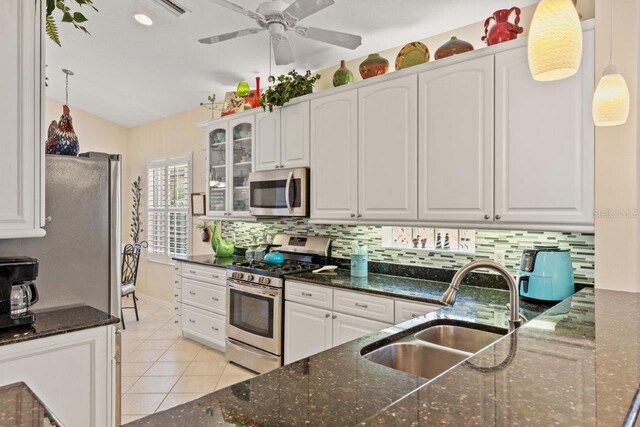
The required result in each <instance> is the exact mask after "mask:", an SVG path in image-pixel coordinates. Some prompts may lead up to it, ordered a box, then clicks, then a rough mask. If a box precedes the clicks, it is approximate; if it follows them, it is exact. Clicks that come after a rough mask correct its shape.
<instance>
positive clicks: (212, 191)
mask: <svg viewBox="0 0 640 427" xmlns="http://www.w3.org/2000/svg"><path fill="white" fill-rule="evenodd" d="M254 128H255V126H254V117H253V116H246V117H242V118H239V119H233V120H230V119H225V120H219V121H216V122H215V123H213V124H211V125H209V126H207V128H206V131H207V132H206V133H207V149H206V167H207V171H208V172H207V182H206V187H205V188H207V200H208V208H207V216H208V217H212V218H220V217H223V218H225V217H230V218H246V217H249V216H250V214H249V174H250V173H251V172H252V171H253V170H254V168H253V162H254V158H253V157H254V156H253V154H254V152H255V138H254Z"/></svg>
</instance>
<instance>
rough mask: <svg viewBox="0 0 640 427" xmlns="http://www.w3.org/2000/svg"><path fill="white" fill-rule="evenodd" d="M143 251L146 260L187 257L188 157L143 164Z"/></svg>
mask: <svg viewBox="0 0 640 427" xmlns="http://www.w3.org/2000/svg"><path fill="white" fill-rule="evenodd" d="M147 189H148V196H147V197H148V199H147V241H148V242H149V247H148V249H147V253H148V257H149V259H150V260H154V261H159V262H167V263H169V262H171V258H172V257H174V256H186V255H188V254H189V248H190V242H189V237H190V236H189V235H190V232H189V230H190V229H191V222H190V216H189V198H190V194H191V155H185V156H179V157H172V158H169V159H158V160H150V161H148V162H147Z"/></svg>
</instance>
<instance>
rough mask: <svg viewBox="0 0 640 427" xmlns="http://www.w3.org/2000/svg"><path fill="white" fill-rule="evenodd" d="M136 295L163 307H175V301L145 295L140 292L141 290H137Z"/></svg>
mask: <svg viewBox="0 0 640 427" xmlns="http://www.w3.org/2000/svg"><path fill="white" fill-rule="evenodd" d="M136 296H137V297H138V298H140V299H141V300H142V301H148V302H152V303H154V304H158V305H161V306H163V307H167V308H173V303H171V302H169V301H165V300H163V299H160V298H156V297H152V296H150V295H145V294H143V293H140V292H136Z"/></svg>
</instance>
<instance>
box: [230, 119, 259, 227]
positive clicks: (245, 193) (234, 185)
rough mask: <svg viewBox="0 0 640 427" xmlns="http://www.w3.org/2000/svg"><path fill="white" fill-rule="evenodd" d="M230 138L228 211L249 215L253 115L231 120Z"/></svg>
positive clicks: (234, 213) (238, 214)
mask: <svg viewBox="0 0 640 427" xmlns="http://www.w3.org/2000/svg"><path fill="white" fill-rule="evenodd" d="M229 133H230V139H231V140H232V143H231V146H230V147H229V148H230V151H231V152H230V153H229V159H230V163H229V165H230V167H231V170H230V184H229V188H230V193H229V197H230V200H229V203H230V209H229V211H230V213H231V215H232V216H249V174H250V173H251V171H252V170H253V151H254V143H253V141H254V116H250V117H245V118H240V119H236V120H231V121H230V122H229Z"/></svg>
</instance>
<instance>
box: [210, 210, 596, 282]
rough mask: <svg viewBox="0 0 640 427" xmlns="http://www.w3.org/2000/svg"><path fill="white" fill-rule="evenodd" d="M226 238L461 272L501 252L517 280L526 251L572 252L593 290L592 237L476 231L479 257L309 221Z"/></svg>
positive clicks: (235, 227) (243, 225) (259, 226)
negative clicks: (329, 247)
mask: <svg viewBox="0 0 640 427" xmlns="http://www.w3.org/2000/svg"><path fill="white" fill-rule="evenodd" d="M222 231H223V234H224V237H228V238H231V237H233V236H234V235H235V238H236V243H237V245H238V246H246V245H248V244H250V243H251V242H252V236H257V238H258V239H259V240H261V238H262V235H263V234H265V233H266V234H267V235H274V234H277V233H289V234H306V235H319V236H328V237H331V238H332V239H333V256H335V257H338V258H345V259H348V258H349V257H350V254H351V245H352V243H353V242H354V241H358V242H360V243H361V244H363V245H368V246H369V260H370V261H377V262H383V263H392V264H402V265H417V266H421V267H432V268H446V269H450V270H457V269H458V268H460V267H462V266H463V265H464V264H466V263H468V262H469V261H472V260H475V259H494V254H495V253H496V252H497V251H503V252H504V254H505V264H506V266H507V267H508V268H509V269H510V270H511V271H512V272H513V273H514V274H515V273H516V272H517V270H518V267H519V265H520V256H521V255H522V251H523V250H524V249H529V248H532V247H534V246H559V247H561V248H567V249H571V258H572V261H573V269H574V275H575V280H576V283H581V284H587V285H593V283H594V262H595V246H594V240H595V239H594V235H593V234H585V233H564V232H558V231H515V230H477V231H476V242H475V254H462V253H443V252H429V251H423V250H418V251H416V250H411V249H397V248H386V247H383V246H382V234H383V227H379V226H366V225H320V224H309V222H308V221H307V220H306V219H288V218H287V219H273V220H261V221H260V222H257V223H256V222H225V223H223V227H222Z"/></svg>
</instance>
